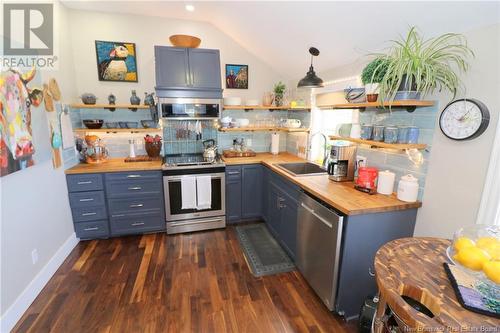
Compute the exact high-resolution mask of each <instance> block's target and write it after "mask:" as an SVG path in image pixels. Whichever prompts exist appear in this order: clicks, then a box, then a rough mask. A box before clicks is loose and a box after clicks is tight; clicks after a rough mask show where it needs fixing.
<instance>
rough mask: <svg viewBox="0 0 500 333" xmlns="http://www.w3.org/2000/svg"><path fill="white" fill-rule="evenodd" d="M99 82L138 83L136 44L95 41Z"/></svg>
mask: <svg viewBox="0 0 500 333" xmlns="http://www.w3.org/2000/svg"><path fill="white" fill-rule="evenodd" d="M95 51H96V55H97V73H98V77H99V81H121V82H137V61H136V52H135V44H134V43H125V42H106V41H101V40H96V41H95Z"/></svg>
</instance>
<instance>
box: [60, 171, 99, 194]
mask: <svg viewBox="0 0 500 333" xmlns="http://www.w3.org/2000/svg"><path fill="white" fill-rule="evenodd" d="M66 182H67V184H68V191H69V192H82V191H99V190H102V189H103V181H102V175H101V174H99V173H82V174H78V175H67V176H66Z"/></svg>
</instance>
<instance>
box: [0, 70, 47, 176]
mask: <svg viewBox="0 0 500 333" xmlns="http://www.w3.org/2000/svg"><path fill="white" fill-rule="evenodd" d="M35 74H36V70H35V69H32V70H31V71H29V72H27V73H24V74H22V73H20V72H18V71H16V70H13V69H9V70H7V71H4V72H1V73H0V108H1V111H2V112H1V113H0V133H1V141H0V176H2V177H3V176H5V175H8V174H10V173H13V172H16V171H18V170H22V169H25V168H27V167H29V166H32V165H33V164H34V161H33V154H34V153H35V147H34V146H33V136H32V131H31V106H38V105H40V103H41V102H42V99H43V97H42V96H43V94H42V91H41V90H40V89H32V90H31V89H29V88H28V83H29V82H30V81H31V80H33V78H34V77H35Z"/></svg>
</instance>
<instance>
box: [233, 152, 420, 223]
mask: <svg viewBox="0 0 500 333" xmlns="http://www.w3.org/2000/svg"><path fill="white" fill-rule="evenodd" d="M224 162H225V163H226V165H228V166H231V165H241V164H259V163H261V164H263V165H265V166H267V167H268V168H270V169H271V170H273V171H274V172H276V173H278V174H279V175H281V176H283V177H285V178H286V179H288V180H290V181H291V182H293V183H295V184H297V185H298V186H299V187H301V188H302V189H303V190H305V191H307V192H309V193H311V194H312V195H314V196H316V197H318V198H319V199H321V200H323V201H324V202H326V203H327V204H329V205H331V206H332V207H333V208H335V209H337V210H339V211H341V212H342V213H344V214H346V215H360V214H370V213H380V212H390V211H397V210H406V209H413V208H419V207H421V206H422V203H421V202H419V201H417V202H412V203H408V202H404V201H401V200H398V199H397V198H396V195H394V194H393V195H389V196H387V195H382V194H373V195H369V194H366V193H363V192H360V191H358V190H356V189H354V183H353V182H334V181H332V180H330V179H328V176H327V175H324V176H305V177H294V176H292V175H290V174H289V173H287V172H286V171H284V170H283V169H281V168H279V167H277V166H276V164H278V163H292V162H305V160H304V159H302V158H300V157H297V156H295V155H292V154H289V153H280V154H278V155H272V154H270V153H260V154H257V156H255V157H236V158H224Z"/></svg>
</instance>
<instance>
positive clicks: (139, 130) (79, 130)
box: [73, 128, 161, 133]
mask: <svg viewBox="0 0 500 333" xmlns="http://www.w3.org/2000/svg"><path fill="white" fill-rule="evenodd" d="M73 131H74V132H75V133H89V132H101V133H148V132H160V131H161V128H99V129H90V128H74V129H73Z"/></svg>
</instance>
